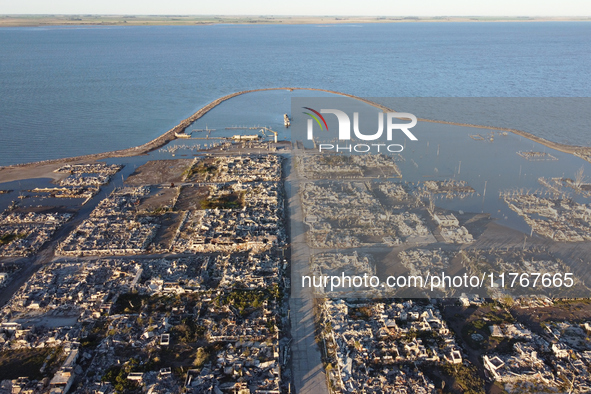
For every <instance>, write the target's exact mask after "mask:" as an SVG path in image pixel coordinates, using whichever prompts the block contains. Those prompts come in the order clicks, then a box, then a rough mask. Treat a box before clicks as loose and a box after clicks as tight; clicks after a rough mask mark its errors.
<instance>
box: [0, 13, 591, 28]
mask: <svg viewBox="0 0 591 394" xmlns="http://www.w3.org/2000/svg"><path fill="white" fill-rule="evenodd" d="M590 21H591V16H586V17H568V16H565V17H535V16H533V17H507V16H496V17H495V16H421V17H417V16H391V17H379V16H337V15H332V16H330V15H329V16H289V15H285V16H229V15H224V16H216V15H59V14H56V15H24V14H23V15H7V14H5V15H0V27H48V26H55V27H60V26H61V27H68V26H72V27H79V26H90V27H92V26H196V25H197V26H198V25H215V24H238V25H277V24H282V25H305V24H321V25H322V24H330V25H332V24H348V23H447V22H468V23H469V22H473V23H474V22H590Z"/></svg>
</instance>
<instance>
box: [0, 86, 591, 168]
mask: <svg viewBox="0 0 591 394" xmlns="http://www.w3.org/2000/svg"><path fill="white" fill-rule="evenodd" d="M273 90H289V91H293V90H310V91H318V92H326V93H331V94H336V95H339V96H345V97H349V98H352V99H355V100H359V101H361V102H364V103H366V104H368V105H371V106H374V107H376V108H378V109H381V110H382V111H384V112H391V111H394V110H393V109H391V108H388V107H385V106H383V105H381V104H378V103H375V102H373V101H370V100H367V99H364V98H362V97H357V96H354V95H352V94H348V93H343V92H337V91H334V90H328V89H320V88H303V87H279V88H261V89H251V90H243V91H239V92H235V93H231V94H228V95H226V96H223V97H220V98H218V99H216V100H214V101H212V102H211V103H209V104H207V105H206V106H204V107H202V108H200V109H199V110H198V111H197V112H195V113H193V114H192V115H191V116H189V117H188V118H186V119H184V120H182V121H181V122H180V123H179V124H178V125H176V126H174V127H173V128H172V129H170V130H168V131H167V132H165V133H164V134H162V135H160V136H159V137H157V138H155V139H153V140H152V141H149V142H147V143H145V144H142V145H139V146H135V147H131V148H127V149H120V150H115V151H109V152H102V153H93V154H89V155H83V156H74V157H65V158H59V159H49V160H43V161H36V162H30V163H21V164H12V165H8V166H0V176H1V175H3V174H5V171H9V170H20V169H23V170H24V169H31V168H35V167H38V166H47V165H55V164H62V163H72V162H89V161H96V160H102V159H108V158H113V157H131V156H140V155H144V154H147V153H149V152H152V151H154V150H156V149H159V148H161V147H162V146H164V145H166V144H168V143H169V142H171V141H174V140H175V139H177V137H176V134H180V133H184V131H185V129H186V128H187V127H189V126H190V125H191V124H192V123H193V122H195V121H196V120H197V119H199V118H201V117H202V116H203V115H205V114H206V113H208V112H209V111H210V110H212V109H213V108H215V107H217V106H218V105H219V104H221V103H223V102H224V101H227V100H229V99H231V98H234V97H236V96H241V95H243V94H247V93H254V92H264V91H273ZM418 120H419V121H422V122H430V123H441V124H449V125H454V126H462V127H474V128H482V129H489V130H498V131H506V132H510V133H513V134H516V135H519V136H522V137H525V138H528V139H530V140H532V141H535V142H537V143H539V144H542V145H544V146H547V147H549V148H551V149H555V150H558V151H561V152H564V153H569V154H572V155H575V156H577V157H579V158H581V159H583V160H587V161H588V162H590V163H591V147H585V146H576V145H567V144H562V143H558V142H553V141H549V140H547V139H545V138H542V137H538V136H535V135H533V134H531V133H528V132H526V131H522V130H516V129H509V128H503V127H494V126H485V125H474V124H467V123H457V122H450V121H443V120H432V119H421V118H419V119H418Z"/></svg>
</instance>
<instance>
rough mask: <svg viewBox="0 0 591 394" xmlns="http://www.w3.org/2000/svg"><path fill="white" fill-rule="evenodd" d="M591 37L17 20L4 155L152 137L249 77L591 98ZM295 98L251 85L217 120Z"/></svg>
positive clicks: (462, 28)
mask: <svg viewBox="0 0 591 394" xmlns="http://www.w3.org/2000/svg"><path fill="white" fill-rule="evenodd" d="M589 48H591V24H589V23H584V22H568V23H558V22H542V23H416V24H413V23H404V24H361V25H330V26H318V25H293V26H290V25H285V26H282V25H275V26H259V25H254V26H241V25H240V26H237V25H214V26H185V27H171V26H158V27H101V28H71V27H68V28H65V27H64V28H61V27H52V28H4V29H0V49H1V53H2V55H1V56H0V90H1V96H0V97H1V98H0V165H7V164H14V163H23V162H29V161H36V160H44V159H51V158H58V157H67V156H73V155H81V154H88V153H96V152H102V151H108V150H114V149H122V148H127V147H130V146H135V145H139V144H141V143H144V142H147V141H149V140H151V139H153V138H154V137H156V136H158V135H160V134H162V133H163V132H164V131H166V130H168V129H170V128H171V127H173V126H174V125H175V124H177V123H178V122H179V121H180V120H182V119H184V118H186V117H187V116H189V115H190V114H192V113H193V112H194V111H195V110H196V109H198V108H200V107H202V106H203V105H205V104H207V103H208V102H210V101H212V100H215V99H216V98H218V97H220V96H223V95H226V94H228V93H232V92H235V91H239V90H245V89H256V88H266V87H278V86H298V87H315V88H324V89H330V90H337V91H342V92H346V93H351V94H355V95H358V96H367V97H589V96H591V82H590V81H591V51H589ZM293 94H296V93H293ZM297 94H300V93H297ZM289 98H290V95H288V94H271V93H269V94H262V95H253V96H244V98H242V99H243V100H245V102H248V101H249V100H258V102H257V106H256V107H257V108H258V109H259V110H258V111H255V112H253V111H251V110H249V111H250V112H248V113H247V114H244V113H241V112H240V111H236V112H230V113H231V114H230V115H228V119H227V122H226V121H224V122H216V121H214V120H212V122H213V123H218V125H214V124H213V123H212V124H207V127H213V126H216V127H222V126H224V127H227V126H239V125H245V126H254V125H268V126H273V127H275V126H276V125H277V124H278V123H279V124H280V123H281V117H282V115H283V113H284V112H286V111H287V110H288V109H289ZM236 100H239V99H238V98H237V99H236ZM283 103H284V105H283ZM236 105H238V107H240V103H239V102H237V103H236ZM246 107H248V108H252V106H246ZM221 108H222V107H220V109H221ZM284 108H285V109H284ZM238 115H241V116H238ZM581 116H588V114H584V115H583V114H582V115H581ZM210 118H211V117H210ZM204 120H205V119H204ZM206 121H207V120H206ZM219 123H224V124H219ZM504 126H506V125H504ZM533 132H535V133H537V134H538V135H540V136H542V137H545V138H548V139H551V140H555V141H559V142H567V143H571V144H579V145H589V144H590V141H591V136H590V135H589V129H588V128H580V127H576V128H571V127H568V120H567V123H566V126H565V127H564V128H563V130H562V132H561V133H559V134H557V133H553V132H552V131H549V130H543V129H542V130H539V129H536V130H534V131H533Z"/></svg>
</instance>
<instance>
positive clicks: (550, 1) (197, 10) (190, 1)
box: [0, 0, 591, 16]
mask: <svg viewBox="0 0 591 394" xmlns="http://www.w3.org/2000/svg"><path fill="white" fill-rule="evenodd" d="M0 14H138V15H171V14H185V15H318V16H320V15H371V16H410V15H412V16H474V15H479V16H591V0H405V1H401V0H363V1H361V0H323V1H318V0H299V1H289V2H285V1H281V0H214V1H211V0H208V1H204V0H165V1H163V0H100V1H98V0H0Z"/></svg>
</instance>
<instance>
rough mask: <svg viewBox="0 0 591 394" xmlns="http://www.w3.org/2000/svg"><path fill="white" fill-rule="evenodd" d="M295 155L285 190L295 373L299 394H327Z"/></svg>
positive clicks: (288, 163)
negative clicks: (307, 279)
mask: <svg viewBox="0 0 591 394" xmlns="http://www.w3.org/2000/svg"><path fill="white" fill-rule="evenodd" d="M292 160H293V156H290V157H288V160H287V163H286V165H285V167H284V168H285V171H286V178H287V179H286V182H285V190H286V194H287V199H288V215H289V219H290V223H291V232H290V236H291V284H292V287H291V298H290V301H289V304H290V309H291V335H292V338H293V340H292V347H291V352H292V370H293V381H294V385H295V392H296V393H298V394H328V387H327V385H326V377H325V374H324V367H323V366H322V361H321V359H320V349H319V348H318V345H316V341H315V339H314V309H313V297H312V292H311V289H302V288H301V277H302V275H309V266H310V264H309V256H310V251H309V248H308V245H307V244H306V240H305V238H304V224H303V220H302V219H303V215H302V204H301V201H300V198H299V195H298V187H299V180H298V177H297V174H296V171H295V169H294V168H293V167H292V164H293V161H292Z"/></svg>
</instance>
